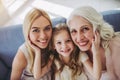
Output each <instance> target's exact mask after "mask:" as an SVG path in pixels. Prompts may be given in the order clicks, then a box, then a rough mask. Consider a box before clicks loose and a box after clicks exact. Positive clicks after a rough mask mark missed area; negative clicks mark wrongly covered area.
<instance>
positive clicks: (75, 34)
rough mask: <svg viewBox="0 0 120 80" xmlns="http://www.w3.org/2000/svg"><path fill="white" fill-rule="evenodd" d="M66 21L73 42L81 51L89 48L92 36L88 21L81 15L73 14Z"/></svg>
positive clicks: (91, 28)
mask: <svg viewBox="0 0 120 80" xmlns="http://www.w3.org/2000/svg"><path fill="white" fill-rule="evenodd" d="M68 23H69V28H70V32H71V37H72V39H73V41H74V43H75V44H76V45H77V46H78V47H79V49H80V50H81V51H88V50H90V49H91V45H92V39H93V38H94V35H93V27H92V25H91V24H90V22H88V20H86V19H85V18H83V17H80V16H74V17H73V18H72V19H71V20H70V21H69V22H68Z"/></svg>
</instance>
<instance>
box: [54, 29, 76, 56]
mask: <svg viewBox="0 0 120 80" xmlns="http://www.w3.org/2000/svg"><path fill="white" fill-rule="evenodd" d="M54 47H55V49H56V51H57V52H58V53H59V54H60V55H62V56H63V57H64V58H69V56H70V54H71V53H72V51H73V49H74V44H73V42H72V40H71V38H70V35H69V33H68V32H67V31H66V30H61V31H60V32H59V33H58V34H56V35H55V36H54Z"/></svg>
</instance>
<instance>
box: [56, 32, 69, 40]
mask: <svg viewBox="0 0 120 80" xmlns="http://www.w3.org/2000/svg"><path fill="white" fill-rule="evenodd" d="M54 37H55V38H56V39H57V38H59V39H63V38H67V37H70V35H69V33H68V31H66V30H61V31H59V32H58V33H57V34H55V35H54Z"/></svg>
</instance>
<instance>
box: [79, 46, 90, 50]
mask: <svg viewBox="0 0 120 80" xmlns="http://www.w3.org/2000/svg"><path fill="white" fill-rule="evenodd" d="M79 49H80V50H81V51H88V50H89V47H79Z"/></svg>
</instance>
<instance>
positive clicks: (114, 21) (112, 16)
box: [101, 10, 120, 31]
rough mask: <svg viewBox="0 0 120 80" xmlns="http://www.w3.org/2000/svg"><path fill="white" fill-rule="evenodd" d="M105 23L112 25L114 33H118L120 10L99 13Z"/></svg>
mask: <svg viewBox="0 0 120 80" xmlns="http://www.w3.org/2000/svg"><path fill="white" fill-rule="evenodd" d="M101 14H102V15H103V18H104V20H105V21H106V22H108V23H110V24H111V25H113V27H114V30H115V31H120V10H108V11H103V12H101Z"/></svg>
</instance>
